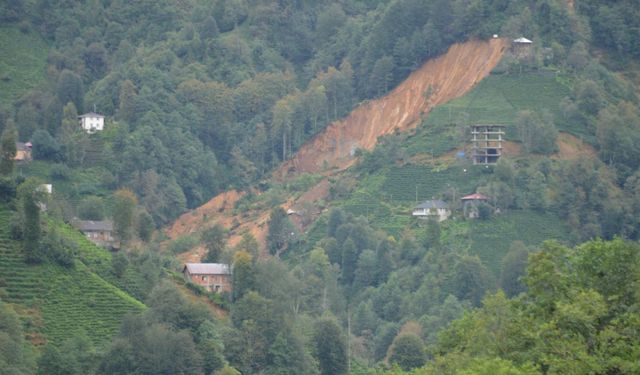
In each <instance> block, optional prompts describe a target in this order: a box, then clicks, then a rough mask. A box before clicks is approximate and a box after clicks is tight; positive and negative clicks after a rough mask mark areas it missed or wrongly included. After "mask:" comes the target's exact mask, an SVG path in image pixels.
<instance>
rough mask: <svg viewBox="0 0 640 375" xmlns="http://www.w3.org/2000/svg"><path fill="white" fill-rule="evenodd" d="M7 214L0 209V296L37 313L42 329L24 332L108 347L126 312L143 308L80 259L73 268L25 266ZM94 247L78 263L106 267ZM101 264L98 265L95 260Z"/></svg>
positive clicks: (82, 251)
mask: <svg viewBox="0 0 640 375" xmlns="http://www.w3.org/2000/svg"><path fill="white" fill-rule="evenodd" d="M11 216H12V215H11V212H9V211H8V210H6V209H0V280H1V283H2V284H1V285H2V286H3V287H2V289H1V290H0V297H1V298H3V299H5V300H7V301H8V302H10V303H14V304H18V305H21V306H23V307H26V308H29V309H32V310H35V311H37V312H38V315H39V316H41V318H42V322H41V325H38V326H33V327H28V329H31V331H33V332H32V333H36V334H41V335H42V336H43V337H44V339H45V340H46V341H48V342H52V343H54V344H59V343H61V342H62V341H64V340H65V339H66V338H69V337H70V336H72V335H73V334H74V333H77V332H80V331H85V332H89V333H90V336H91V337H92V339H94V340H95V344H97V345H101V344H104V343H106V342H108V341H109V340H110V338H111V336H112V335H113V334H115V333H116V331H117V330H118V327H119V326H120V322H121V321H122V318H123V316H124V315H125V314H127V313H132V312H137V311H141V310H143V309H144V305H143V304H142V303H141V302H139V301H137V300H136V299H134V298H133V297H131V296H130V295H129V294H127V293H125V292H123V291H122V290H121V289H118V288H117V287H115V286H114V285H112V284H111V283H109V282H107V281H106V280H104V279H103V278H101V277H100V276H98V275H97V274H96V273H94V272H93V271H92V270H91V269H90V268H89V267H88V266H87V265H85V263H83V262H82V261H80V260H77V261H76V262H75V266H74V267H73V268H71V269H67V268H62V267H60V266H57V265H54V264H49V263H43V264H39V265H27V264H25V263H24V261H23V254H22V250H21V249H20V244H19V243H18V242H16V241H13V240H12V239H11V238H10V233H9V227H10V225H9V223H10V220H11ZM101 251H104V250H100V249H98V248H93V249H92V248H90V247H88V246H86V244H85V246H79V250H78V252H79V253H80V254H79V258H81V259H85V260H86V261H91V260H93V263H94V265H97V264H99V263H102V262H106V261H107V259H109V257H110V255H109V254H108V253H105V254H106V256H105V255H101V254H100V252H101ZM100 259H102V261H99V260H100Z"/></svg>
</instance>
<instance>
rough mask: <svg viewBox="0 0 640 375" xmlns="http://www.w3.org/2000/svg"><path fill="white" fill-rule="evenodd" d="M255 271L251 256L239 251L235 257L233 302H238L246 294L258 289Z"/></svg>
mask: <svg viewBox="0 0 640 375" xmlns="http://www.w3.org/2000/svg"><path fill="white" fill-rule="evenodd" d="M255 284H256V281H255V270H254V266H253V259H252V257H251V254H249V253H247V252H246V251H242V250H241V251H238V252H236V253H235V254H234V256H233V300H234V301H237V300H239V299H240V298H242V296H243V295H245V293H247V292H249V291H251V290H254V289H255V287H256V285H255Z"/></svg>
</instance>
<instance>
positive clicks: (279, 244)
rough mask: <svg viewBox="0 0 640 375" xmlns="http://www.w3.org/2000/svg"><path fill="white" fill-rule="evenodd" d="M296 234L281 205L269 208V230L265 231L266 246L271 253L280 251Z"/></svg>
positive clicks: (278, 253) (275, 253)
mask: <svg viewBox="0 0 640 375" xmlns="http://www.w3.org/2000/svg"><path fill="white" fill-rule="evenodd" d="M295 234H296V231H295V227H294V226H293V224H292V223H291V221H290V220H289V217H288V216H287V213H286V212H285V210H284V209H282V207H276V208H274V209H273V210H271V215H270V216H269V231H268V232H267V247H268V249H269V252H270V253H271V254H272V255H280V253H281V252H282V251H283V250H285V249H286V248H287V246H288V245H290V244H291V243H292V240H293V239H294V237H295Z"/></svg>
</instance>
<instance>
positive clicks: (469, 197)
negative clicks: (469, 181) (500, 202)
mask: <svg viewBox="0 0 640 375" xmlns="http://www.w3.org/2000/svg"><path fill="white" fill-rule="evenodd" d="M488 199H489V197H487V196H486V195H482V194H478V193H475V194H471V195H467V196H465V197H462V198H460V200H463V201H486V200H488Z"/></svg>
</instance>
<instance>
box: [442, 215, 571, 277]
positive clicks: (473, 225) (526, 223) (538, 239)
mask: <svg viewBox="0 0 640 375" xmlns="http://www.w3.org/2000/svg"><path fill="white" fill-rule="evenodd" d="M443 227H444V228H443V234H444V236H443V237H444V238H443V242H444V243H452V244H457V245H458V246H459V248H462V249H467V251H468V252H469V254H473V255H477V256H478V257H479V258H480V259H482V261H483V263H484V264H485V265H486V266H487V268H489V269H490V270H491V271H492V272H493V273H494V275H496V276H499V275H500V267H501V261H502V258H503V257H504V255H505V254H506V253H507V252H508V251H509V247H510V245H511V243H512V242H513V241H522V242H524V244H525V245H528V246H536V245H539V244H540V243H542V242H543V241H545V240H551V239H553V240H558V241H560V242H563V243H572V242H573V239H572V238H571V236H570V235H569V232H568V231H567V230H566V228H565V225H564V223H563V222H562V221H561V220H560V218H558V217H557V216H555V215H553V214H551V213H540V212H536V211H530V210H513V211H508V212H506V213H504V214H502V215H497V216H496V217H494V218H492V219H491V220H487V221H483V220H466V221H463V220H458V221H455V222H453V221H450V222H447V223H445V224H444V225H443ZM523 228H526V229H523Z"/></svg>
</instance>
